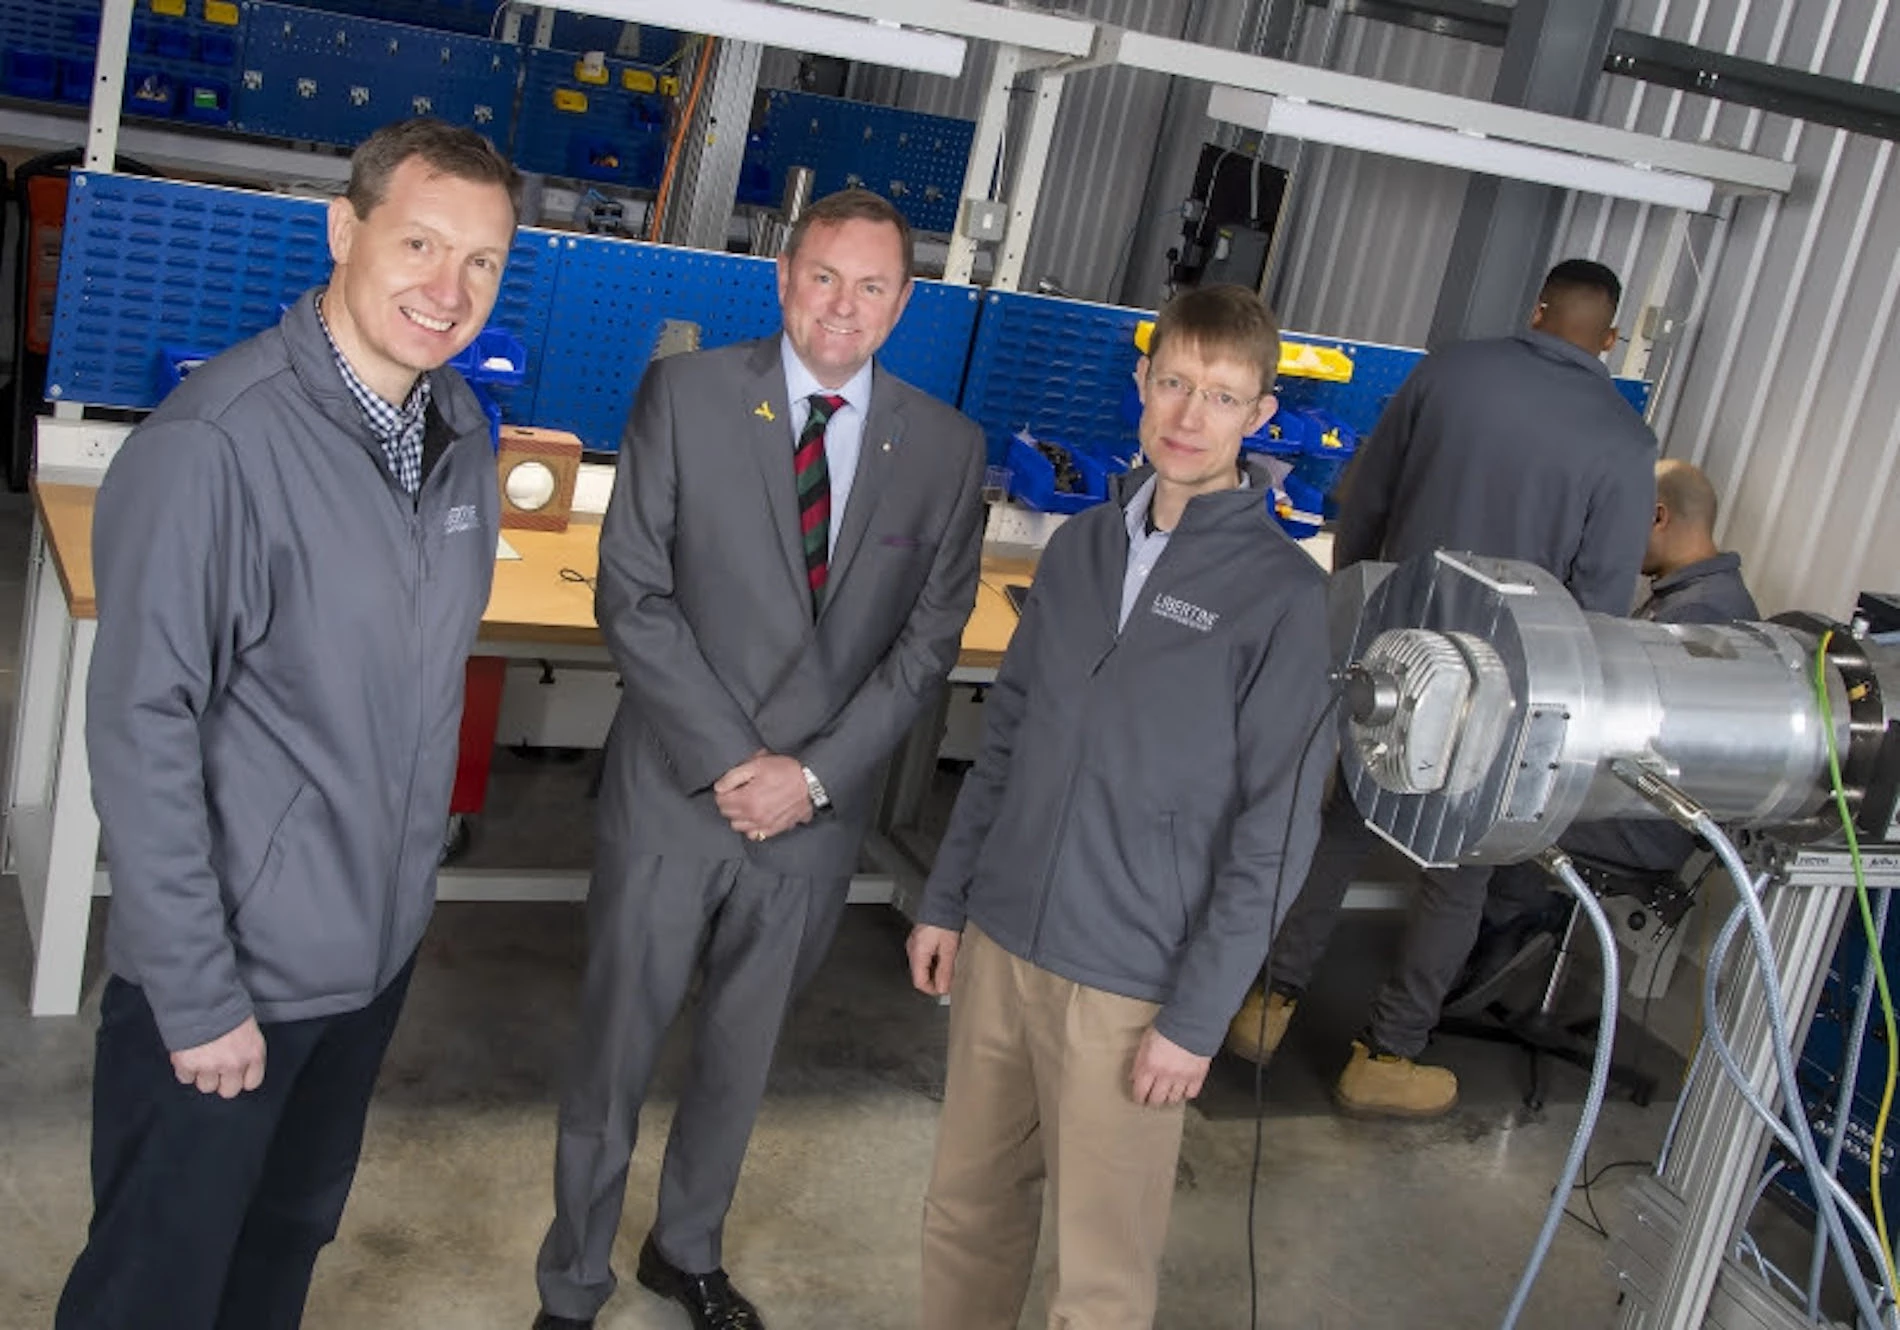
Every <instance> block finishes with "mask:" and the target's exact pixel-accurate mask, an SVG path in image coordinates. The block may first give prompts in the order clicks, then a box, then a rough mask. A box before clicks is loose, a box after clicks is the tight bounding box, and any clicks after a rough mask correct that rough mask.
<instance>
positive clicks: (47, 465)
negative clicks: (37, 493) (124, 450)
mask: <svg viewBox="0 0 1900 1330" xmlns="http://www.w3.org/2000/svg"><path fill="white" fill-rule="evenodd" d="M38 424H39V433H38V436H37V438H38V450H37V458H38V461H37V468H36V469H37V472H38V475H39V477H40V479H42V480H47V481H52V482H55V483H66V484H73V483H77V484H91V485H96V484H98V483H99V479H100V477H101V476H103V475H104V474H105V470H106V468H107V467H108V466H110V465H111V464H112V458H113V456H114V455H115V454H116V453H117V452H118V451H119V445H120V444H121V443H123V442H125V436H126V435H127V434H129V433H131V432H132V427H131V426H130V425H127V424H124V423H121V422H118V421H110V420H61V419H59V418H57V417H51V418H45V417H43V418H41V419H40V421H39V422H38Z"/></svg>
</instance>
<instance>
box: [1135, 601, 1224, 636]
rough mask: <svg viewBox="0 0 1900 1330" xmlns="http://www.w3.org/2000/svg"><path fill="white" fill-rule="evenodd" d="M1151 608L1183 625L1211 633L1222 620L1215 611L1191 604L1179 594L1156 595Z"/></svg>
mask: <svg viewBox="0 0 1900 1330" xmlns="http://www.w3.org/2000/svg"><path fill="white" fill-rule="evenodd" d="M1151 608H1152V609H1153V610H1154V612H1155V613H1156V614H1158V615H1160V616H1161V617H1162V618H1164V619H1172V620H1173V621H1174V622H1175V623H1178V624H1180V625H1181V626H1182V627H1184V628H1192V629H1194V630H1195V631H1196V632H1201V633H1211V632H1213V631H1214V625H1215V624H1216V623H1218V622H1220V615H1218V614H1216V613H1214V611H1212V610H1204V609H1202V608H1201V607H1200V606H1199V605H1190V604H1188V603H1187V602H1186V601H1185V600H1182V599H1181V598H1180V597H1179V596H1163V595H1156V596H1155V598H1154V605H1153V606H1152V607H1151Z"/></svg>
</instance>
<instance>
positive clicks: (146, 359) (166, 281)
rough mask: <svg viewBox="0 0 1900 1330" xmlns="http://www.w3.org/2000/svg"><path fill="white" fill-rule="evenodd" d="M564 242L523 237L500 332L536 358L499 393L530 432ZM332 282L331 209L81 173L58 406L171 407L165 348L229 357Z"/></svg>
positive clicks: (63, 299)
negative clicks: (529, 414) (518, 380)
mask: <svg viewBox="0 0 1900 1330" xmlns="http://www.w3.org/2000/svg"><path fill="white" fill-rule="evenodd" d="M555 240H556V237H554V236H553V235H552V234H551V233H549V232H545V231H527V230H524V231H522V232H520V233H519V234H518V235H517V236H516V240H515V247H514V251H513V253H512V254H511V255H510V256H509V263H508V272H507V275H506V277H505V278H504V279H503V283H502V290H501V295H500V297H499V298H498V299H497V301H496V304H495V313H494V314H493V315H492V316H491V317H492V321H493V322H495V323H498V324H501V325H502V326H504V327H507V328H508V329H509V331H511V332H513V333H514V334H515V335H516V336H517V337H519V338H521V340H522V341H523V342H525V343H526V344H527V345H528V348H529V360H528V377H527V380H526V382H524V383H523V384H522V386H521V387H519V388H513V389H503V390H501V391H500V392H498V393H497V396H498V397H499V398H502V399H503V403H504V411H505V412H507V411H508V410H509V404H510V403H513V404H514V407H515V409H514V411H513V413H512V414H508V415H507V418H508V419H509V420H514V421H517V422H518V423H528V422H527V421H526V419H525V416H526V411H527V405H526V404H527V403H530V402H532V401H533V393H534V385H535V382H536V377H537V374H538V371H539V368H540V357H539V356H538V355H537V354H536V353H537V352H538V351H539V349H540V348H541V346H542V344H543V343H544V342H545V340H546V324H547V319H548V312H549V311H550V310H551V309H552V308H553V307H554V277H555V271H556V267H557V264H558V259H559V250H558V249H557V248H556V247H555ZM329 271H330V251H329V244H328V240H327V237H326V232H325V227H324V205H323V204H322V203H319V202H317V201H315V200H311V199H293V198H283V197H279V196H276V195H270V194H253V193H250V192H248V191H245V190H235V189H220V188H217V187H215V186H211V185H190V184H183V183H180V182H177V181H168V180H150V179H144V178H141V177H135V176H121V175H92V174H85V173H81V174H76V175H75V176H74V177H73V185H72V190H71V192H70V196H69V201H68V203H67V210H66V230H65V235H64V243H63V248H62V253H61V261H60V269H59V293H58V306H57V310H56V313H55V317H54V325H53V348H52V357H51V363H50V366H49V369H48V374H47V385H48V386H47V395H48V396H49V397H52V398H54V399H55V400H58V401H67V402H82V403H87V404H90V405H97V406H117V407H133V408H142V407H149V406H153V405H155V404H156V403H157V402H158V400H159V398H160V397H161V396H162V395H163V392H162V388H163V377H162V372H161V348H163V347H182V348H190V349H193V350H196V351H201V352H217V351H222V350H224V349H225V348H227V347H229V346H232V345H234V344H235V343H237V342H239V341H242V340H243V339H244V338H246V337H249V336H251V335H253V334H254V333H257V332H261V331H262V330H263V329H265V328H268V327H270V326H271V325H272V324H274V323H276V322H277V320H278V319H279V318H280V317H281V314H282V307H283V306H284V305H286V304H288V303H289V302H291V301H292V300H295V299H296V298H297V297H298V296H299V295H301V294H302V293H303V292H304V291H305V290H306V289H308V288H309V287H311V286H315V285H317V284H318V283H319V282H322V281H323V280H324V279H325V278H326V277H327V276H328V275H329Z"/></svg>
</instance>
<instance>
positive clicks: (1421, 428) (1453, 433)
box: [1229, 259, 1656, 1117]
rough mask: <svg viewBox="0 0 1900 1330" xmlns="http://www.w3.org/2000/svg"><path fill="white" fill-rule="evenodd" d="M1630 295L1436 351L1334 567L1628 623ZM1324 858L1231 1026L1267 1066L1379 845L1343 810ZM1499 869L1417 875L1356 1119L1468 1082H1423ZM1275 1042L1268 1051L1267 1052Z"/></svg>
mask: <svg viewBox="0 0 1900 1330" xmlns="http://www.w3.org/2000/svg"><path fill="white" fill-rule="evenodd" d="M1621 298H1622V285H1621V283H1620V282H1618V281H1617V279H1616V275H1615V274H1614V273H1612V272H1611V271H1610V270H1609V269H1608V268H1605V267H1604V266H1603V265H1602V264H1600V263H1592V262H1589V261H1588V260H1584V259H1569V260H1566V261H1565V262H1563V263H1560V264H1558V265H1557V266H1556V267H1554V268H1552V269H1551V271H1550V274H1549V275H1548V276H1547V277H1546V278H1545V279H1544V285H1543V289H1542V290H1541V291H1540V293H1539V295H1538V300H1537V306H1536V308H1535V309H1533V310H1532V312H1531V319H1530V327H1529V328H1528V329H1527V330H1525V331H1523V332H1520V333H1518V334H1516V335H1515V336H1512V337H1499V338H1492V339H1489V340H1484V341H1474V342H1459V343H1455V344H1453V345H1451V346H1447V347H1444V348H1442V349H1440V350H1437V351H1434V352H1433V353H1432V354H1431V355H1429V356H1427V357H1426V358H1425V360H1424V361H1423V362H1422V363H1421V364H1420V365H1419V366H1418V368H1417V369H1415V370H1413V371H1412V374H1411V376H1410V377H1409V378H1407V379H1406V381H1405V383H1404V384H1403V385H1402V386H1401V387H1400V388H1399V391H1398V393H1397V394H1396V395H1395V396H1394V397H1393V398H1392V400H1391V402H1389V403H1388V404H1387V405H1386V408H1385V411H1384V412H1383V413H1382V414H1381V416H1380V418H1379V424H1378V427H1377V428H1376V429H1375V430H1374V431H1373V433H1372V437H1371V438H1370V439H1368V440H1367V441H1366V445H1365V447H1364V448H1363V449H1361V451H1360V453H1359V456H1358V457H1357V458H1356V459H1355V461H1354V464H1353V467H1352V470H1351V471H1350V472H1349V473H1348V476H1347V479H1346V482H1345V483H1346V489H1345V495H1344V498H1343V499H1342V502H1341V510H1340V515H1339V529H1338V533H1337V535H1336V538H1335V540H1334V544H1333V566H1334V568H1335V569H1336V570H1337V569H1344V568H1347V567H1349V566H1351V565H1352V564H1355V563H1359V562H1361V561H1362V560H1384V561H1387V562H1392V563H1398V562H1403V561H1404V560H1406V559H1409V558H1412V557H1414V556H1415V555H1420V554H1425V553H1429V552H1430V551H1432V550H1438V549H1447V550H1469V551H1472V552H1474V553H1477V554H1488V555H1492V556H1495V557H1498V558H1505V559H1524V560H1527V561H1529V562H1531V563H1535V564H1537V565H1539V566H1540V567H1542V568H1544V569H1546V570H1547V571H1549V572H1551V573H1553V574H1555V575H1556V576H1557V577H1559V578H1560V579H1562V581H1563V584H1564V585H1565V586H1566V587H1567V588H1568V589H1569V590H1570V594H1571V595H1573V596H1575V597H1576V599H1577V603H1578V604H1579V605H1581V606H1582V607H1583V608H1584V609H1586V610H1597V611H1600V612H1602V613H1605V614H1626V613H1628V612H1629V608H1630V603H1631V601H1632V600H1633V599H1634V598H1635V595H1636V573H1637V569H1638V568H1639V567H1640V565H1641V562H1642V557H1643V544H1644V539H1645V536H1646V534H1647V532H1648V530H1649V524H1650V511H1651V506H1652V504H1653V502H1654V499H1655V482H1654V479H1653V477H1652V474H1651V469H1652V467H1653V466H1654V465H1655V461H1656V437H1655V435H1653V434H1651V433H1650V431H1649V427H1648V426H1647V425H1645V424H1644V423H1643V420H1642V417H1641V416H1639V415H1637V414H1636V412H1635V411H1634V410H1632V409H1631V407H1630V405H1629V403H1628V402H1626V401H1625V400H1624V399H1623V397H1622V396H1621V395H1620V394H1619V393H1618V392H1617V391H1616V387H1615V385H1614V384H1613V383H1612V382H1611V379H1610V372H1609V370H1608V369H1607V368H1605V366H1604V364H1603V361H1602V360H1601V358H1600V357H1601V356H1602V355H1603V353H1604V352H1606V351H1608V350H1609V349H1610V348H1611V347H1613V346H1615V345H1616V307H1617V302H1618V301H1619V300H1620V299H1621ZM1335 825H1337V826H1338V829H1339V830H1338V837H1337V838H1336V841H1337V840H1344V841H1347V842H1348V843H1347V844H1344V845H1340V844H1337V843H1336V844H1335V846H1334V847H1331V848H1334V849H1337V850H1339V851H1341V852H1339V853H1335V854H1327V855H1325V856H1324V857H1325V858H1327V859H1329V860H1334V861H1336V862H1332V863H1329V865H1328V868H1327V871H1325V872H1323V873H1315V874H1314V880H1313V881H1311V882H1309V883H1308V884H1307V885H1306V887H1305V889H1304V890H1303V891H1302V892H1301V893H1300V898H1299V903H1298V905H1297V906H1296V907H1295V908H1294V911H1293V914H1292V916H1291V917H1290V918H1289V919H1288V920H1287V926H1286V932H1285V935H1284V936H1283V937H1282V939H1281V943H1280V946H1279V947H1278V948H1276V950H1275V952H1274V957H1273V973H1272V976H1271V982H1272V988H1273V991H1272V993H1271V995H1270V996H1269V997H1268V998H1267V999H1266V1002H1265V1010H1264V1011H1263V1010H1262V1004H1261V1000H1260V999H1259V997H1258V996H1257V995H1256V996H1253V997H1250V999H1249V1001H1248V1004H1247V1005H1246V1006H1245V1007H1243V1008H1242V1009H1241V1011H1240V1012H1239V1013H1238V1014H1237V1015H1236V1017H1235V1018H1234V1024H1233V1027H1232V1032H1231V1037H1230V1039H1229V1047H1230V1048H1233V1049H1235V1051H1237V1052H1240V1053H1242V1054H1243V1055H1244V1056H1251V1057H1264V1056H1266V1055H1268V1054H1271V1053H1272V1051H1273V1049H1274V1047H1275V1046H1276V1045H1277V1044H1278V1043H1279V1041H1280V1037H1281V1035H1282V1034H1283V1033H1284V1032H1285V1030H1286V1026H1287V1022H1288V1021H1289V1020H1290V1019H1291V1017H1292V1015H1293V1008H1294V1005H1295V1004H1296V1003H1297V1002H1298V1001H1299V997H1300V994H1301V993H1302V992H1303V991H1304V989H1305V987H1306V984H1307V982H1308V980H1309V979H1310V978H1311V977H1312V974H1313V972H1314V970H1315V969H1317V967H1318V965H1319V960H1320V957H1321V955H1322V954H1324V952H1325V949H1326V944H1327V942H1328V941H1329V940H1330V938H1331V936H1332V931H1333V926H1334V924H1335V923H1336V922H1337V921H1338V918H1339V914H1340V907H1341V904H1342V902H1343V900H1344V897H1345V892H1346V887H1347V883H1348V880H1349V879H1350V877H1351V872H1352V869H1353V868H1355V867H1356V866H1357V865H1358V863H1359V862H1360V861H1361V859H1362V855H1363V848H1364V847H1365V845H1366V844H1367V843H1368V838H1367V837H1366V836H1365V835H1364V833H1363V830H1362V829H1361V828H1360V827H1358V825H1357V819H1356V818H1354V817H1352V816H1351V814H1350V808H1349V807H1347V808H1342V809H1340V810H1338V812H1336V813H1334V814H1331V815H1329V817H1328V832H1329V835H1331V834H1333V832H1332V829H1333V827H1334V826H1335ZM1489 878H1490V870H1489V869H1485V868H1462V869H1457V870H1454V871H1449V872H1442V873H1441V872H1433V873H1427V874H1424V875H1423V876H1422V877H1421V879H1420V882H1419V886H1418V891H1417V893H1416V895H1415V896H1414V897H1413V901H1412V910H1411V916H1410V919H1409V920H1408V923H1407V928H1406V934H1405V940H1404V942H1403V943H1402V945H1401V948H1400V955H1399V959H1398V962H1397V964H1396V965H1395V966H1394V968H1393V970H1392V972H1391V973H1390V975H1389V976H1388V977H1387V979H1386V982H1385V984H1384V985H1383V987H1382V988H1381V989H1380V991H1379V994H1378V996H1377V997H1376V998H1375V999H1374V1001H1373V1005H1372V1011H1371V1013H1370V1016H1369V1017H1368V1020H1367V1024H1366V1027H1365V1029H1364V1030H1363V1031H1362V1032H1361V1035H1360V1037H1359V1038H1357V1039H1355V1040H1354V1041H1353V1046H1352V1053H1351V1056H1350V1058H1349V1060H1348V1061H1347V1064H1346V1068H1345V1070H1344V1071H1343V1072H1342V1073H1341V1074H1340V1077H1339V1081H1338V1083H1337V1085H1336V1086H1335V1088H1334V1098H1335V1100H1336V1101H1337V1102H1338V1103H1339V1105H1340V1107H1341V1108H1343V1109H1344V1110H1346V1111H1347V1112H1349V1113H1357V1114H1361V1115H1366V1116H1390V1117H1436V1116H1438V1115H1439V1114H1442V1113H1445V1112H1448V1111H1450V1109H1451V1108H1452V1106H1453V1105H1455V1104H1456V1103H1457V1101H1458V1078H1457V1077H1456V1076H1455V1075H1453V1074H1452V1072H1451V1071H1450V1070H1448V1069H1447V1068H1444V1067H1430V1066H1424V1065H1421V1064H1420V1063H1419V1062H1418V1061H1417V1058H1418V1055H1419V1054H1420V1053H1421V1052H1423V1051H1424V1048H1425V1043H1426V1040H1427V1038H1428V1037H1429V1036H1430V1034H1431V1031H1432V1027H1433V1026H1435V1025H1436V1024H1437V1023H1438V1017H1439V1009H1440V1005H1441V1004H1442V1002H1443V1001H1444V997H1445V992H1446V990H1447V989H1448V988H1449V987H1450V985H1451V983H1452V981H1453V979H1454V978H1456V976H1457V974H1458V970H1459V967H1460V966H1461V965H1462V964H1463V963H1464V960H1465V957H1466V956H1467V955H1468V954H1469V953H1470V951H1471V944H1472V941H1473V939H1475V938H1476V936H1477V932H1478V923H1479V918H1480V915H1481V914H1482V912H1483V908H1484V895H1485V884H1486V882H1487V881H1488V879H1489ZM1263 1036H1264V1037H1263Z"/></svg>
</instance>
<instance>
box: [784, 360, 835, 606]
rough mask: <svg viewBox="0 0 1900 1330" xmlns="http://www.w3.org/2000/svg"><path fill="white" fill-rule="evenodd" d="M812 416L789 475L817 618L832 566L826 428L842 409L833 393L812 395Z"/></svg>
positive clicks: (808, 418)
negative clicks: (792, 480) (794, 483)
mask: <svg viewBox="0 0 1900 1330" xmlns="http://www.w3.org/2000/svg"><path fill="white" fill-rule="evenodd" d="M810 401H811V414H810V415H809V416H807V417H806V418H805V428H804V429H802V430H800V431H799V432H798V451H797V452H796V453H794V454H793V456H792V472H793V475H794V476H795V477H796V479H797V481H798V529H799V531H800V532H801V533H802V534H803V536H804V541H805V580H806V583H807V584H808V585H809V586H810V587H811V608H812V613H814V614H816V613H817V612H818V611H819V610H820V609H821V608H823V606H824V603H825V579H826V577H827V576H828V575H829V574H830V562H831V473H830V471H829V470H827V468H826V466H825V426H826V425H827V424H829V423H830V421H831V417H832V416H833V415H835V414H836V413H837V410H838V408H839V407H841V406H843V405H844V398H842V397H839V396H837V395H836V394H834V393H813V394H812V395H811V398H810Z"/></svg>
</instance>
